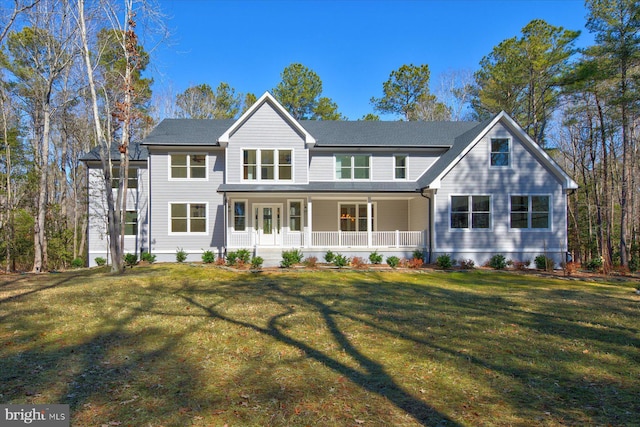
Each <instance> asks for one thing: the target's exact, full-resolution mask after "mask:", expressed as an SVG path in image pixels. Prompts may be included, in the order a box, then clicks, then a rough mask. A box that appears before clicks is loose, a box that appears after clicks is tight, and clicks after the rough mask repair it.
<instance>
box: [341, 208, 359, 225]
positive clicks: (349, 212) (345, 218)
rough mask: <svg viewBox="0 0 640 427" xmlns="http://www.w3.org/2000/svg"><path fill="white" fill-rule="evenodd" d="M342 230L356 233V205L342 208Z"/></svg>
mask: <svg viewBox="0 0 640 427" xmlns="http://www.w3.org/2000/svg"><path fill="white" fill-rule="evenodd" d="M340 230H341V231H356V205H342V206H340Z"/></svg>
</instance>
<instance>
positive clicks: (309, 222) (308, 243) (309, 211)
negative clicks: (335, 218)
mask: <svg viewBox="0 0 640 427" xmlns="http://www.w3.org/2000/svg"><path fill="white" fill-rule="evenodd" d="M312 212H313V210H312V203H311V197H307V233H306V234H307V235H306V240H307V241H306V242H305V246H306V247H307V248H310V247H311V246H313V241H312V240H311V239H312V236H313V234H312V233H313V227H312V220H311V218H312V217H313V215H312Z"/></svg>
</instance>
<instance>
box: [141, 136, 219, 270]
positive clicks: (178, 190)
mask: <svg viewBox="0 0 640 427" xmlns="http://www.w3.org/2000/svg"><path fill="white" fill-rule="evenodd" d="M170 152H175V150H171V151H159V150H157V149H154V150H152V151H151V153H150V168H151V180H152V181H151V212H152V220H151V251H152V252H154V253H158V254H162V253H165V254H166V253H171V254H173V253H175V251H176V250H177V249H178V248H183V249H184V250H185V251H187V252H201V251H202V250H209V249H210V248H214V249H215V248H222V247H223V246H224V199H223V196H222V194H220V193H218V192H217V190H218V187H219V186H220V184H222V182H223V178H224V151H223V150H221V149H217V150H209V151H204V150H201V149H198V150H193V151H184V152H185V153H186V152H196V153H203V152H206V153H207V161H208V164H207V174H208V178H207V180H169V153H170ZM169 203H207V204H208V206H207V220H208V224H207V234H206V235H198V234H193V235H191V234H188V233H187V234H175V235H170V234H169V230H170V229H169V223H170V221H171V218H170V212H169ZM191 258H193V257H191Z"/></svg>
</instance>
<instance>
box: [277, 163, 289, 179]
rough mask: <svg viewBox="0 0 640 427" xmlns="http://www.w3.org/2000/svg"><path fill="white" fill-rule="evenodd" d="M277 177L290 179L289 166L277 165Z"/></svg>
mask: <svg viewBox="0 0 640 427" xmlns="http://www.w3.org/2000/svg"><path fill="white" fill-rule="evenodd" d="M278 179H291V166H287V165H280V166H279V167H278Z"/></svg>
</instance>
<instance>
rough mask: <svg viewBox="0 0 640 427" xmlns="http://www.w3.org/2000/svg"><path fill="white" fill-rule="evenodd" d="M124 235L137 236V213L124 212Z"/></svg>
mask: <svg viewBox="0 0 640 427" xmlns="http://www.w3.org/2000/svg"><path fill="white" fill-rule="evenodd" d="M124 235H125V236H137V235H138V212H136V211H126V212H125V215H124Z"/></svg>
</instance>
